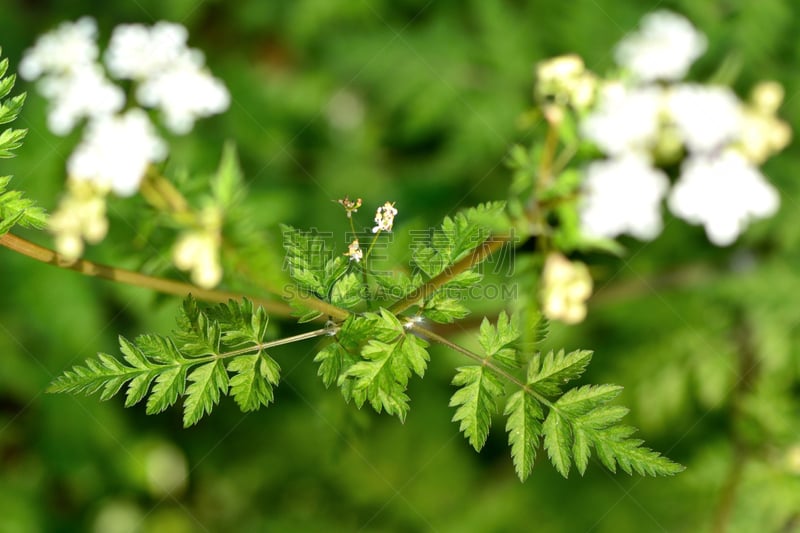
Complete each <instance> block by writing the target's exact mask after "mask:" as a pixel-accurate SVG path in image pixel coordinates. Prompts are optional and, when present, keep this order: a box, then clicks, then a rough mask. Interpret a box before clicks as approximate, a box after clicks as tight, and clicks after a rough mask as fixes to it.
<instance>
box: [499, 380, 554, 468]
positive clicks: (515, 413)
mask: <svg viewBox="0 0 800 533" xmlns="http://www.w3.org/2000/svg"><path fill="white" fill-rule="evenodd" d="M504 414H505V415H506V416H507V417H508V419H507V421H506V431H507V432H508V444H509V446H511V458H512V459H513V461H514V469H515V470H516V472H517V476H519V479H520V481H525V480H526V479H527V478H528V476H529V475H530V473H531V470H532V469H533V463H534V461H535V460H536V450H537V449H538V448H539V440H540V438H541V435H542V422H541V421H542V419H543V418H544V412H543V411H542V406H541V405H540V404H539V402H538V401H536V399H535V398H533V397H532V396H531V395H530V394H527V393H526V392H525V391H523V390H519V391H517V392H515V393H514V394H512V395H511V396H510V397H509V398H508V401H507V402H506V408H505V411H504Z"/></svg>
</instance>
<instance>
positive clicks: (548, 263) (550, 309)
mask: <svg viewBox="0 0 800 533" xmlns="http://www.w3.org/2000/svg"><path fill="white" fill-rule="evenodd" d="M591 294H592V277H591V275H590V274H589V269H588V268H587V267H586V265H585V264H583V263H581V262H579V261H575V262H572V261H570V260H569V259H567V258H566V257H564V256H563V255H561V254H560V253H551V254H549V255H548V256H547V259H546V260H545V263H544V271H543V272H542V291H541V296H542V311H543V312H544V314H545V316H546V317H547V318H549V319H552V320H561V321H562V322H565V323H567V324H577V323H578V322H581V321H582V320H583V319H584V318H586V300H588V299H589V296H591Z"/></svg>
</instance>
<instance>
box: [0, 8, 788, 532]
mask: <svg viewBox="0 0 800 533" xmlns="http://www.w3.org/2000/svg"><path fill="white" fill-rule="evenodd" d="M655 8H669V9H674V10H676V11H679V12H682V13H683V14H685V15H687V16H688V17H689V18H690V19H691V20H693V22H694V23H695V24H696V25H697V26H698V27H699V28H700V29H701V30H702V31H704V32H705V33H706V34H707V35H708V36H709V41H710V47H709V52H708V53H707V54H706V55H705V56H704V58H703V59H702V60H701V62H700V63H699V64H698V65H697V66H696V68H695V69H694V71H693V72H694V74H695V75H696V76H697V77H699V78H705V77H707V76H709V75H711V74H712V73H713V72H714V71H715V70H716V67H717V66H718V65H719V64H720V63H721V62H722V61H723V60H728V61H732V62H734V63H736V64H738V65H740V66H741V74H740V76H739V77H738V78H737V80H736V82H735V87H736V89H737V90H738V91H739V93H740V95H742V96H746V93H747V91H748V90H749V88H751V87H752V85H753V84H754V83H755V82H756V81H758V80H761V79H776V80H778V81H780V82H782V83H783V84H784V85H785V87H786V89H787V102H786V104H785V106H784V109H783V112H782V113H783V116H784V117H785V118H786V119H788V120H789V122H790V123H791V124H795V125H796V124H800V98H796V96H797V94H798V93H799V92H800V41H798V40H797V38H796V36H797V34H798V31H800V17H799V16H800V6H799V5H798V4H797V3H796V2H794V1H793V0H761V1H759V2H752V1H749V0H713V1H707V2H696V1H691V0H677V1H662V2H655V1H653V2H639V1H634V0H573V1H571V2H564V1H561V0H535V1H534V0H528V1H525V0H509V1H506V2H487V1H485V0H460V1H456V0H430V1H429V0H394V1H387V0H292V1H278V0H272V1H265V0H231V1H223V0H205V1H203V0H170V1H168V2H165V1H163V0H121V1H116V2H92V1H89V0H69V1H67V0H59V1H56V0H27V1H22V0H18V1H13V0H3V1H2V11H0V36H2V37H0V39H2V42H1V43H0V44H2V46H3V51H4V55H7V56H8V57H10V58H11V60H12V69H13V68H14V65H16V64H18V62H19V58H20V56H21V53H22V51H23V50H24V49H25V48H26V47H28V46H30V45H31V44H32V43H33V41H34V39H35V37H36V36H37V35H39V34H40V33H42V32H44V31H46V30H48V29H50V28H51V27H53V26H54V25H56V24H58V23H59V22H61V21H63V20H74V19H76V18H78V17H79V16H82V15H86V14H90V15H92V16H94V17H96V18H97V20H98V23H99V26H100V28H101V33H102V34H103V37H104V38H106V39H107V37H108V35H109V34H110V31H111V28H112V27H113V26H115V25H116V24H119V23H123V22H144V23H152V22H154V21H156V20H160V19H167V20H172V21H177V22H181V23H183V24H185V25H186V26H187V27H188V28H189V31H190V44H191V45H193V46H195V47H198V48H200V49H202V50H204V51H205V52H206V54H207V58H208V64H209V66H210V68H211V69H212V71H213V72H214V73H215V74H216V75H217V76H219V77H221V78H222V79H223V80H225V82H226V83H227V84H228V87H229V88H230V91H231V93H232V95H233V102H232V105H231V108H230V110H229V111H228V112H227V113H225V114H224V115H222V116H220V117H215V118H212V119H209V120H205V121H201V122H200V123H199V124H198V126H197V127H196V128H195V130H194V133H193V134H192V135H190V136H187V137H181V138H172V139H171V146H172V150H171V154H172V156H171V157H172V162H171V163H170V164H171V165H175V166H176V167H177V168H180V169H183V170H184V171H185V172H186V173H187V174H188V175H190V176H204V175H208V174H209V173H211V172H212V171H213V169H214V168H215V166H216V164H217V161H218V158H219V155H220V152H221V148H222V144H223V142H224V141H225V140H227V139H233V140H235V142H236V143H237V146H238V148H239V151H240V157H241V160H242V165H243V167H244V170H245V176H246V178H247V180H248V182H249V187H250V190H249V194H248V205H249V206H250V209H251V213H250V216H252V217H253V221H252V222H253V225H254V227H259V228H262V229H264V230H266V231H268V232H273V233H272V235H273V239H275V237H274V235H276V233H274V230H275V225H276V223H277V222H286V223H290V224H293V225H297V226H302V227H312V226H313V227H318V228H322V229H332V230H344V228H345V225H344V224H345V220H344V219H343V217H342V216H341V212H340V210H339V209H338V208H337V206H335V205H333V204H331V203H330V201H331V199H335V198H339V197H342V196H344V195H345V194H349V195H351V196H360V197H362V198H364V200H365V204H366V206H370V207H369V208H367V209H365V213H364V217H365V219H364V222H365V224H366V223H367V222H368V220H367V219H368V218H369V212H370V210H371V208H372V207H371V206H375V205H378V204H380V203H382V202H383V201H385V200H387V199H389V200H392V201H396V202H397V207H398V208H399V210H400V215H399V216H400V217H401V218H399V219H398V220H403V221H404V222H405V223H407V224H409V226H416V227H426V226H428V225H431V224H436V223H438V222H439V221H440V220H441V218H442V217H443V216H444V215H445V214H448V213H452V212H453V211H454V210H455V209H456V208H458V207H462V206H469V205H473V204H475V203H477V202H480V201H486V200H494V199H504V198H505V195H506V190H507V186H508V183H509V172H508V171H507V170H506V168H505V166H504V165H503V160H504V157H505V154H506V152H507V149H508V147H509V146H510V145H511V144H512V143H513V142H515V141H518V140H521V139H528V140H530V138H532V136H535V135H539V134H540V132H538V131H536V130H534V131H533V132H525V131H523V130H521V129H519V127H518V123H519V122H518V117H519V116H520V115H521V114H522V113H523V112H525V111H526V110H527V109H528V108H529V107H530V104H531V101H532V98H531V84H532V66H533V65H534V64H535V62H536V61H539V60H542V59H544V58H547V57H550V56H553V55H558V54H562V53H568V52H576V53H579V54H581V55H582V56H583V57H584V58H585V59H586V63H587V65H588V66H589V67H590V68H592V69H594V70H595V71H598V72H603V71H604V70H605V69H607V68H610V67H611V63H612V54H611V50H612V47H613V44H614V43H615V42H617V41H618V40H619V39H620V38H621V37H622V36H623V35H624V34H625V33H626V32H628V31H630V30H632V29H633V28H634V27H635V26H636V24H637V23H638V21H639V19H640V18H641V16H642V15H644V14H645V13H647V12H649V11H651V10H653V9H655ZM19 89H20V90H22V89H28V90H30V89H31V88H30V87H24V85H22V84H20V87H19ZM17 126H19V127H27V128H29V129H30V133H29V135H28V138H27V141H26V143H25V146H24V147H23V148H22V149H21V150H20V151H19V152H18V154H19V155H18V158H17V159H14V160H9V161H3V162H2V167H3V168H2V172H3V174H6V173H13V174H14V175H15V176H16V177H15V181H14V182H13V183H15V184H16V188H20V189H23V190H26V191H28V192H29V194H30V195H31V196H32V197H34V198H37V199H39V200H40V202H41V203H42V204H43V205H45V206H46V207H48V208H52V207H53V206H54V205H55V203H56V200H57V197H58V194H59V191H60V190H61V188H62V187H63V182H64V161H65V159H66V157H67V156H68V154H69V153H70V151H71V149H72V147H73V146H74V144H75V142H76V139H77V137H76V136H72V137H67V138H56V137H54V136H52V135H51V134H50V133H49V132H47V130H46V128H45V122H44V102H43V100H42V99H41V98H39V97H36V96H35V95H34V94H30V95H29V100H28V103H27V105H26V107H25V110H24V111H23V114H22V117H21V119H20V121H19V122H18V124H17ZM798 168H800V152H798V150H797V148H796V147H795V146H792V147H791V148H790V149H789V150H788V151H787V152H786V153H784V154H782V155H780V156H778V157H777V158H775V159H774V160H773V161H772V162H770V163H769V164H768V165H767V167H766V172H767V174H768V175H769V176H770V178H771V179H772V181H773V183H775V184H776V185H777V186H778V187H779V188H780V190H781V193H782V209H781V212H780V214H779V215H778V216H777V217H776V218H775V219H773V220H771V221H768V222H762V223H759V224H756V225H755V226H754V227H752V228H751V229H750V230H749V231H748V233H747V234H746V236H745V237H743V238H742V239H740V241H739V243H738V244H736V245H734V246H733V247H730V248H725V249H719V248H714V247H712V246H711V245H710V244H709V243H708V242H707V240H706V239H705V236H704V235H703V232H702V229H699V228H694V227H688V226H687V225H686V224H684V223H683V222H680V221H675V220H671V219H668V222H667V227H666V230H665V232H664V234H663V235H662V236H661V237H660V238H659V239H658V240H656V241H655V242H653V243H645V244H642V243H639V242H637V241H632V240H631V241H627V240H626V241H624V242H623V243H624V244H625V245H626V246H627V249H628V252H627V254H626V256H625V257H624V258H622V259H616V258H608V257H599V256H598V257H589V258H586V259H588V260H589V261H590V263H591V264H592V268H593V272H594V275H595V278H596V280H597V281H596V295H595V297H594V298H593V300H592V306H591V309H590V317H589V319H588V320H587V321H586V322H585V323H584V324H582V325H581V326H579V327H571V328H554V329H555V332H554V335H553V337H552V339H551V343H552V344H553V346H557V347H560V346H564V347H566V348H568V349H573V348H579V347H584V348H591V349H594V350H595V352H596V355H595V358H594V362H593V365H592V367H591V369H590V376H589V379H590V380H591V381H593V382H598V381H610V382H615V383H619V384H621V385H624V386H625V387H626V390H625V392H624V393H623V395H622V402H623V403H625V404H626V405H629V406H631V407H632V415H631V417H632V418H633V419H634V420H633V422H634V423H636V424H637V425H639V426H640V427H641V428H642V432H641V433H642V436H643V438H645V439H646V440H647V441H648V442H649V444H650V445H651V446H653V447H654V448H656V449H658V450H660V451H662V452H665V453H667V454H668V455H669V456H671V457H672V458H673V459H675V460H677V461H680V462H682V463H684V464H686V465H687V466H688V470H687V471H686V472H685V473H683V474H681V475H679V476H677V477H675V478H672V479H656V480H652V479H640V478H638V477H634V478H631V477H628V476H626V475H624V474H619V475H616V476H612V475H611V474H608V473H606V472H605V470H603V469H602V468H599V467H594V468H590V470H589V472H588V473H587V475H586V476H585V478H583V479H581V478H579V477H577V476H576V477H574V478H571V479H569V480H563V479H561V478H560V477H559V476H558V474H556V473H555V471H554V469H553V468H551V467H550V466H549V465H548V464H545V461H544V460H540V463H541V464H539V465H538V466H537V467H536V468H535V470H534V474H533V475H532V477H531V478H530V479H529V481H528V482H527V483H526V484H524V485H523V484H520V483H519V481H518V480H517V478H516V476H515V475H514V471H513V469H512V467H511V461H510V459H509V457H508V450H507V446H506V445H505V439H506V435H505V434H504V432H503V431H502V426H501V425H500V424H499V423H496V424H495V427H494V431H493V433H492V434H491V436H490V439H489V442H488V444H487V447H486V448H485V449H484V451H483V453H481V454H480V455H477V454H475V453H474V452H473V451H472V450H471V448H469V447H468V445H467V443H466V442H465V441H464V440H463V438H462V437H461V436H460V435H459V434H458V431H457V427H456V425H455V424H452V423H450V421H449V420H450V417H451V416H452V412H451V410H450V409H449V408H448V407H447V402H448V399H449V395H450V394H451V393H452V389H451V387H450V386H449V381H450V379H451V378H452V375H453V368H454V366H457V365H458V364H460V363H462V362H463V361H462V360H460V359H458V357H457V356H456V355H453V354H450V353H448V352H445V351H443V350H441V349H438V348H435V349H434V352H433V362H432V364H431V367H430V371H429V374H428V376H426V379H425V380H424V381H423V382H419V381H416V382H412V385H411V391H410V395H411V397H412V398H413V402H412V410H411V413H410V415H409V417H408V420H407V421H406V423H405V425H401V424H400V423H399V422H398V421H397V419H395V418H389V417H385V416H384V417H379V416H376V415H374V414H373V413H371V412H368V411H367V410H366V409H365V410H364V411H361V412H359V411H357V410H356V409H355V408H354V407H352V406H347V405H345V404H344V403H343V402H342V401H341V398H340V397H339V395H338V393H337V392H336V391H326V390H325V389H324V388H323V386H322V385H321V383H320V382H319V380H318V379H317V378H316V376H315V372H316V368H315V366H314V364H313V363H312V358H313V354H314V351H313V345H312V344H303V345H292V346H291V347H286V348H284V349H280V350H276V351H275V357H276V358H277V359H278V360H279V362H280V363H281V365H282V367H283V368H284V376H285V381H284V382H282V384H281V386H280V387H279V389H278V391H277V397H276V404H277V405H276V406H273V407H271V408H269V409H266V410H261V411H259V412H256V413H251V414H248V415H244V414H242V413H240V412H239V411H238V410H237V409H236V407H235V405H233V402H230V401H226V402H223V404H222V405H221V406H220V407H219V408H218V409H217V410H216V411H215V414H214V415H213V416H211V417H209V418H207V419H206V420H204V421H203V422H202V423H201V424H199V425H198V426H197V427H194V428H191V429H189V430H183V429H181V423H180V413H179V412H178V410H177V409H173V410H170V411H169V412H167V413H166V414H164V415H161V416H157V417H145V416H144V414H143V409H131V410H125V409H123V408H122V401H121V399H115V400H113V401H110V402H107V403H99V402H98V401H96V399H95V398H90V399H84V398H74V397H70V396H50V395H46V394H44V393H43V391H44V389H45V387H46V386H47V384H48V382H49V381H50V380H51V379H52V378H53V377H54V376H55V375H56V374H58V373H60V372H62V371H63V370H64V369H66V368H68V367H69V366H70V365H72V364H74V363H77V362H79V361H81V360H82V359H84V358H86V357H88V356H90V355H92V354H94V353H95V352H97V351H105V352H109V353H116V336H117V334H125V335H127V336H132V335H135V334H137V333H140V332H143V331H153V332H161V333H166V332H168V331H169V329H170V327H171V325H172V317H173V314H174V311H175V309H176V308H177V305H176V304H177V301H176V300H174V299H171V298H164V297H156V296H155V295H152V294H149V293H147V292H146V291H143V290H138V289H133V288H129V287H122V286H113V285H111V284H109V283H106V282H102V281H97V280H89V279H85V278H81V277H80V276H78V275H77V274H73V273H70V272H66V271H60V270H58V269H54V268H52V267H49V266H45V265H40V264H34V263H33V262H31V261H29V260H27V259H25V258H22V257H18V256H15V255H14V254H12V253H11V252H7V251H6V252H4V253H3V254H2V261H0V294H2V302H3V303H2V307H0V354H1V355H0V532H3V533H6V532H9V533H11V532H21V533H23V532H24V533H27V532H33V531H98V532H103V533H106V532H109V533H114V532H122V531H158V532H183V531H186V532H189V531H204V530H206V531H222V530H225V529H228V530H231V528H232V530H234V531H242V532H247V531H325V532H329V531H443V532H446V531H452V532H465V531H493V532H495V531H496V532H500V531H509V532H511V531H531V530H536V531H700V530H710V529H717V530H730V531H800V412H798V411H800V409H798V392H799V389H800V387H799V386H798V375H800V353H798V352H799V351H800V345H799V344H798V340H799V339H798V329H797V327H798V325H800V306H798V305H796V301H795V300H794V297H795V296H796V295H798V294H800V276H798V273H797V271H796V267H795V265H797V264H798V259H800V257H798V256H799V255H800V253H799V252H800V248H798V243H799V241H800V224H798V223H797V205H798V201H800V196H798V193H799V192H800V181H798V178H797V169H798ZM132 205H133V207H131V206H130V204H129V205H124V204H119V205H118V206H115V207H112V214H114V215H116V218H117V220H115V221H114V222H113V223H114V225H115V227H114V230H113V232H112V234H111V236H110V237H109V239H107V242H106V243H105V244H104V245H103V246H101V247H99V248H98V249H95V250H91V251H90V253H89V256H90V257H92V258H95V259H99V260H102V261H105V262H109V263H112V264H116V265H120V266H128V267H137V266H140V265H139V264H137V263H136V261H134V260H133V259H132V257H133V255H131V253H130V250H131V249H132V247H133V249H135V250H138V252H142V253H144V254H145V255H147V256H149V257H150V258H151V261H150V262H149V263H147V264H145V265H144V266H145V267H146V268H149V269H151V270H153V271H158V270H159V268H161V269H163V267H158V263H159V258H166V259H164V260H163V261H161V262H160V263H161V264H167V263H168V262H169V261H168V253H169V252H168V249H167V248H165V247H164V246H165V245H166V241H165V242H164V243H161V242H159V241H158V239H156V238H155V237H154V238H153V240H152V241H151V240H148V239H146V238H143V237H142V236H141V235H138V236H137V232H136V231H135V230H134V228H132V227H129V226H126V225H125V223H124V222H123V221H124V220H125V219H126V217H127V216H131V217H135V216H136V213H135V210H136V209H137V208H136V204H135V203H134V204H132ZM27 235H28V236H30V237H31V238H33V239H34V240H38V241H40V242H45V243H47V239H45V238H43V236H42V235H30V234H27ZM254 235H255V234H254ZM254 238H255V237H254ZM257 238H258V239H261V237H260V236H258V237H257ZM396 238H397V239H398V241H401V237H399V234H398V237H396ZM276 243H277V244H279V242H278V241H277V240H273V241H265V242H259V241H256V242H251V245H252V248H253V250H254V252H253V253H254V254H256V255H257V253H259V252H257V250H262V251H263V249H265V248H270V247H272V248H274V247H275V245H276ZM138 252H137V253H138ZM265 253H268V252H265ZM272 253H273V254H274V253H280V250H278V251H275V250H273V251H272ZM254 257H255V256H254ZM265 262H268V261H267V260H266V259H265ZM252 264H256V265H257V264H258V260H257V259H253V261H252ZM154 265H155V266H154ZM263 276H264V277H268V274H263ZM521 297H533V295H524V294H523V295H521ZM504 304H505V302H502V301H493V302H485V301H484V302H478V303H477V305H479V307H480V308H481V309H482V310H486V312H487V313H493V312H494V313H496V312H497V311H498V310H499V309H500V308H502V306H503V305H504ZM275 327H276V328H280V329H281V330H284V331H285V332H286V333H290V332H293V331H295V329H296V328H293V327H292V326H291V325H290V324H289V323H281V322H280V321H275ZM468 334H469V332H467V333H466V334H465V335H464V337H463V338H461V339H460V340H461V341H463V342H466V343H469V342H474V340H469V339H470V338H469V335H468ZM498 422H499V421H498Z"/></svg>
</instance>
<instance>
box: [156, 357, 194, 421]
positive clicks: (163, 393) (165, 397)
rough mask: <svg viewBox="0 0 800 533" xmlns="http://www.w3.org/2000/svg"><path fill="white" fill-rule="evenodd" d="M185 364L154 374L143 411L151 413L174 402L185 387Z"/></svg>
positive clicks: (161, 409)
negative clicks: (154, 377) (154, 379)
mask: <svg viewBox="0 0 800 533" xmlns="http://www.w3.org/2000/svg"><path fill="white" fill-rule="evenodd" d="M187 369H188V367H187V366H180V365H175V366H173V367H168V368H166V369H164V370H163V371H161V372H160V373H159V374H158V376H156V381H155V383H154V384H153V390H152V391H151V393H150V396H149V397H148V398H147V407H146V409H145V412H146V413H147V414H148V415H153V414H157V413H160V412H162V411H164V410H166V409H167V408H168V407H170V406H172V405H174V404H175V402H177V401H178V398H179V397H180V396H181V395H182V394H183V391H184V390H185V389H186V370H187Z"/></svg>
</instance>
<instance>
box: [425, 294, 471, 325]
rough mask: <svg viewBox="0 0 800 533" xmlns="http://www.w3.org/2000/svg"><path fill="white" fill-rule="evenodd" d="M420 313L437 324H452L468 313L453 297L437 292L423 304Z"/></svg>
mask: <svg viewBox="0 0 800 533" xmlns="http://www.w3.org/2000/svg"><path fill="white" fill-rule="evenodd" d="M422 314H423V316H425V317H427V318H429V319H431V320H433V321H434V322H438V323H439V324H452V323H453V322H455V321H456V320H460V319H462V318H464V317H465V316H467V315H469V309H467V308H466V307H465V306H464V305H463V304H462V303H461V302H459V301H458V300H456V299H455V298H448V297H446V296H444V294H443V293H437V294H435V295H434V296H433V298H431V299H430V300H429V301H428V302H427V303H426V304H425V309H424V310H423V312H422Z"/></svg>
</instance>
